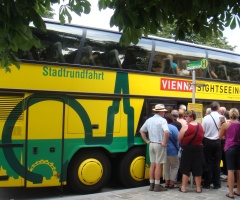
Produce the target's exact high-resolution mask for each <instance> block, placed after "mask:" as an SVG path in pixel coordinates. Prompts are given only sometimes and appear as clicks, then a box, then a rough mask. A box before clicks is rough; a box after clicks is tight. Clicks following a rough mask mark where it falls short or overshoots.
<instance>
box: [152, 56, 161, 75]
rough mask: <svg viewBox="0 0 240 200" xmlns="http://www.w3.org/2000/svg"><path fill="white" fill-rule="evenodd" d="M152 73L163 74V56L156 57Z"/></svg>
mask: <svg viewBox="0 0 240 200" xmlns="http://www.w3.org/2000/svg"><path fill="white" fill-rule="evenodd" d="M152 72H159V73H161V72H163V67H162V64H161V56H160V55H155V56H154V59H153V63H152Z"/></svg>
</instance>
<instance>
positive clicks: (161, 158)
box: [149, 143, 167, 164]
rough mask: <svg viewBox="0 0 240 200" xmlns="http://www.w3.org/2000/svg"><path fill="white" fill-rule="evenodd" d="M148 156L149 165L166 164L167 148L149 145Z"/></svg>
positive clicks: (155, 144)
mask: <svg viewBox="0 0 240 200" xmlns="http://www.w3.org/2000/svg"><path fill="white" fill-rule="evenodd" d="M149 155H150V162H151V163H156V164H162V163H166V162H167V148H166V147H164V146H163V145H162V144H158V143H150V145H149Z"/></svg>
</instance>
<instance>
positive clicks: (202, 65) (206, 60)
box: [200, 59, 208, 70]
mask: <svg viewBox="0 0 240 200" xmlns="http://www.w3.org/2000/svg"><path fill="white" fill-rule="evenodd" d="M200 65H201V69H202V70H204V69H206V68H207V67H208V59H202V60H201V61H200Z"/></svg>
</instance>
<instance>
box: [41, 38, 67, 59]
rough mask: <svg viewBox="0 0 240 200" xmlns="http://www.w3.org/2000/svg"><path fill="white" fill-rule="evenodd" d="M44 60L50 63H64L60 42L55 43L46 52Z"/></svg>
mask: <svg viewBox="0 0 240 200" xmlns="http://www.w3.org/2000/svg"><path fill="white" fill-rule="evenodd" d="M46 56H47V58H46V60H47V61H50V62H61V63H65V62H66V61H65V58H64V56H63V54H62V44H61V42H56V43H54V44H53V45H52V46H50V47H48V48H47V50H46Z"/></svg>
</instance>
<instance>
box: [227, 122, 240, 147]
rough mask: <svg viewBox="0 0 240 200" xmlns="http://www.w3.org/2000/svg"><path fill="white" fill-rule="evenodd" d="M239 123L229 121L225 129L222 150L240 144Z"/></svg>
mask: <svg viewBox="0 0 240 200" xmlns="http://www.w3.org/2000/svg"><path fill="white" fill-rule="evenodd" d="M239 134H240V123H231V122H230V126H229V127H228V129H227V130H226V140H225V146H224V151H227V150H228V149H229V148H230V147H232V146H237V145H240V141H239V140H240V135H239Z"/></svg>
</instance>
